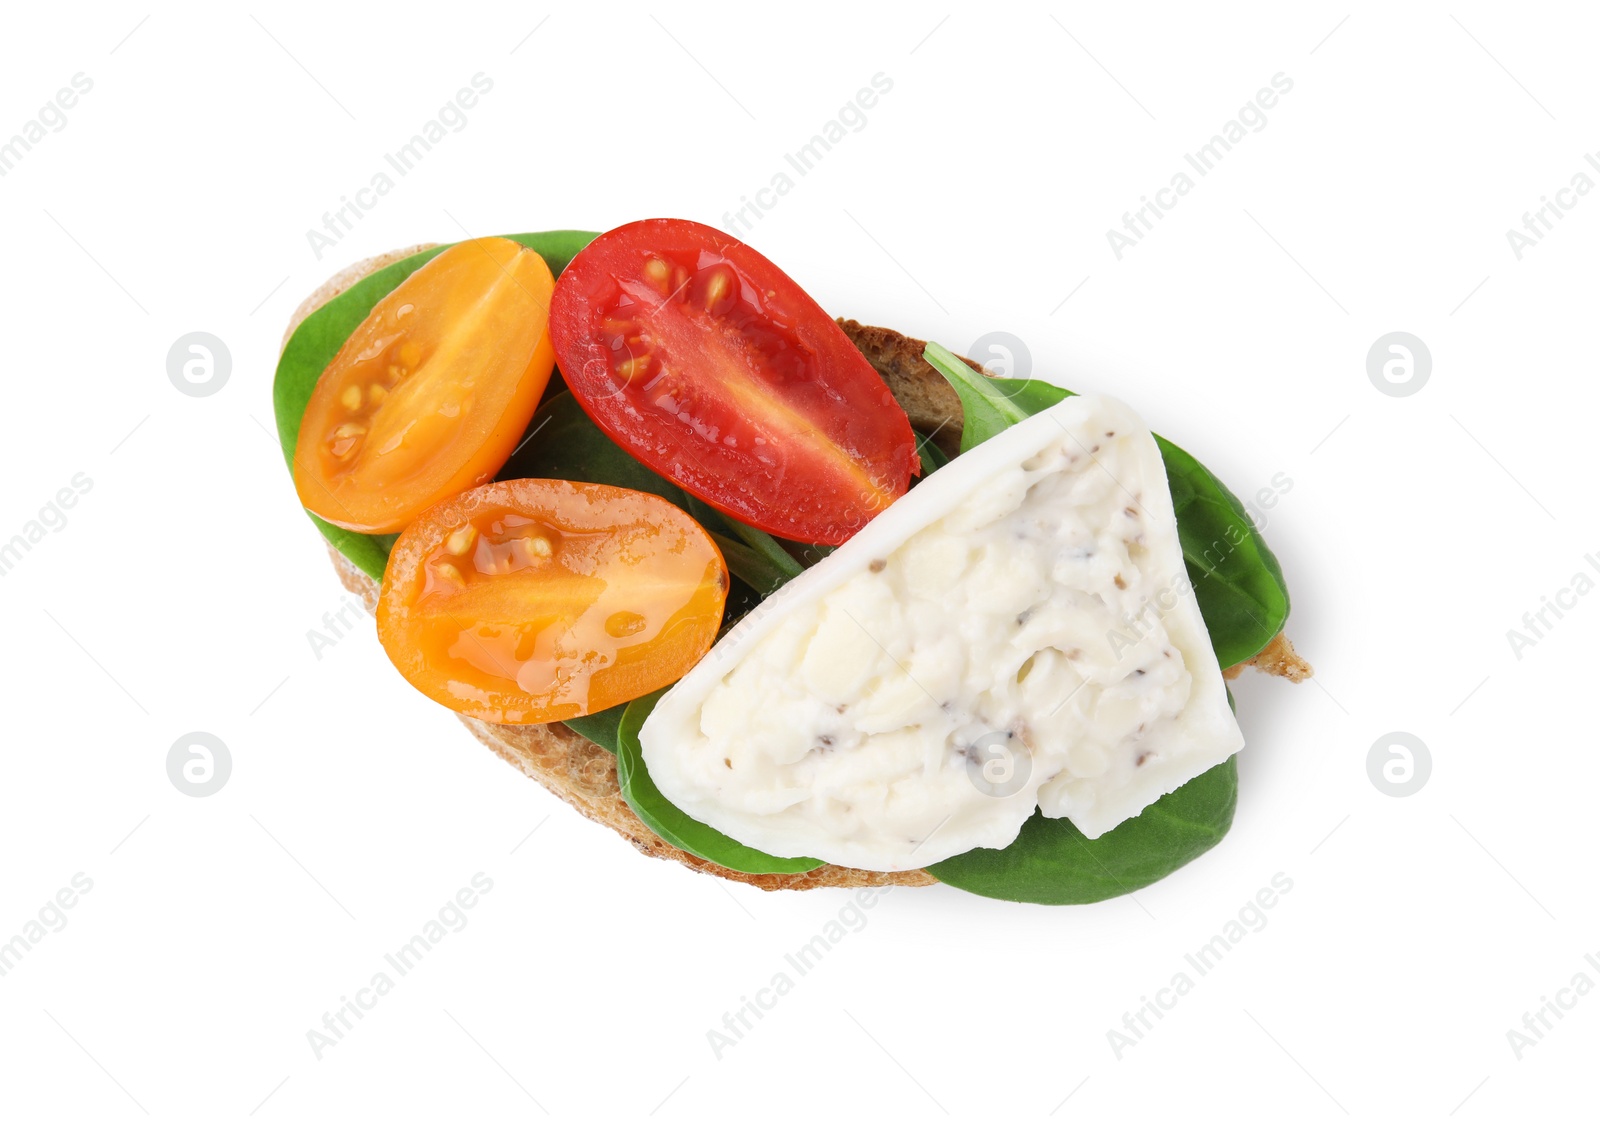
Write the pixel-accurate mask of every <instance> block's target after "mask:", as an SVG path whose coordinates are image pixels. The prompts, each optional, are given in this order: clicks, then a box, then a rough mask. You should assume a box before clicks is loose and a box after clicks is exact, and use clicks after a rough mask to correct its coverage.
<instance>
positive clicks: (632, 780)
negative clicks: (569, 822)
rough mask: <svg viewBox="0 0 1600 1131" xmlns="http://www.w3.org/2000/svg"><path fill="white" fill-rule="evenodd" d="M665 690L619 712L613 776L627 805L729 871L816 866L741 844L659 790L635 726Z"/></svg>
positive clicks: (671, 839)
mask: <svg viewBox="0 0 1600 1131" xmlns="http://www.w3.org/2000/svg"><path fill="white" fill-rule="evenodd" d="M665 693H666V691H665V689H663V690H661V691H654V692H651V693H650V694H649V695H645V696H642V697H641V698H638V699H635V700H634V701H633V702H632V703H629V704H628V706H627V710H625V711H624V712H623V714H622V725H621V726H620V727H619V728H618V730H617V751H616V752H617V781H618V782H619V783H621V785H622V796H623V799H624V800H626V801H627V803H628V808H630V809H632V810H633V811H634V812H635V813H636V814H638V817H639V819H640V820H641V821H643V822H644V823H645V824H647V825H649V826H650V828H651V829H653V830H654V831H655V833H656V835H657V836H659V837H660V838H661V839H662V840H664V841H666V842H667V843H668V844H670V845H673V846H675V847H677V848H681V849H683V850H684V851H685V852H689V853H692V854H694V855H695V856H698V857H700V859H702V860H709V861H711V863H713V864H721V865H722V866H723V867H724V868H732V869H733V870H734V871H735V872H746V873H750V874H752V875H772V874H784V875H788V874H791V873H794V872H809V871H811V870H812V869H814V868H820V867H822V861H821V860H813V859H811V858H810V857H809V856H793V857H786V856H771V855H769V854H767V853H765V852H761V851H759V850H758V849H754V848H749V847H747V846H745V845H742V844H740V843H739V842H738V841H736V840H734V839H733V838H732V837H730V836H727V835H725V834H723V833H719V832H718V831H717V830H716V829H714V828H712V827H711V826H710V825H704V824H701V823H700V822H699V821H697V820H695V819H694V818H693V817H691V816H689V815H688V814H687V813H685V812H684V811H683V810H682V809H679V808H678V807H677V806H676V805H674V804H673V803H672V802H670V801H668V800H667V799H666V798H665V797H663V796H662V794H661V791H660V790H659V789H657V788H656V783H655V782H653V781H651V780H650V772H649V770H647V769H646V768H645V764H644V756H643V754H642V753H641V752H640V749H639V728H640V727H642V726H644V721H645V719H646V718H648V717H649V715H650V711H651V708H653V707H654V706H655V705H656V700H658V699H660V698H661V696H662V695H664V694H665Z"/></svg>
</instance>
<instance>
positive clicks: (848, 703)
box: [640, 396, 1244, 871]
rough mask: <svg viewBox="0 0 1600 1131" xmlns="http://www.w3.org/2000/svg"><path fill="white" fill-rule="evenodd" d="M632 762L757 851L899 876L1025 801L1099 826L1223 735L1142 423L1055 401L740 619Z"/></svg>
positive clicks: (983, 835) (1117, 818) (1220, 742)
mask: <svg viewBox="0 0 1600 1131" xmlns="http://www.w3.org/2000/svg"><path fill="white" fill-rule="evenodd" d="M640 743H641V748H642V753H643V757H644V761H645V764H646V766H647V767H648V769H649V771H650V776H651V777H652V778H653V779H654V780H655V783H656V785H657V786H658V787H659V788H660V789H661V792H662V793H663V794H664V795H665V796H666V797H667V798H668V799H669V800H671V801H672V802H673V803H674V804H676V805H677V806H678V807H679V808H681V809H683V810H684V811H685V812H686V813H688V814H689V815H690V816H692V817H694V818H695V819H697V820H699V821H703V822H704V823H706V824H708V825H710V826H712V827H713V828H716V829H718V830H720V831H721V832H723V833H726V834H727V835H728V836H731V837H733V838H734V839H736V840H739V841H741V842H743V843H744V844H747V845H750V846H751V847H753V848H759V849H762V850H763V851H766V852H770V853H773V854H775V855H778V856H813V857H817V858H819V859H822V860H825V861H828V862H829V863H832V864H839V865H843V866H846V867H852V868H868V869H874V870H883V871H894V870H899V869H906V868H918V867H922V866H925V865H928V864H932V863H935V862H937V861H939V860H943V859H946V858H947V857H950V856H954V855H956V854H958V853H961V852H965V851H967V850H968V849H972V848H980V847H981V848H1002V847H1004V846H1005V845H1007V844H1009V843H1011V841H1012V840H1014V839H1015V838H1016V835H1017V832H1018V830H1019V829H1020V828H1021V826H1022V823H1023V822H1024V821H1026V820H1027V819H1028V818H1029V817H1030V816H1031V815H1032V814H1033V812H1034V809H1035V808H1036V807H1037V808H1038V809H1040V810H1041V811H1042V812H1043V813H1044V815H1045V816H1046V817H1055V818H1063V819H1067V820H1070V821H1072V822H1073V824H1075V825H1076V826H1077V827H1078V828H1079V829H1080V830H1081V831H1082V832H1083V833H1084V834H1085V835H1086V836H1089V837H1098V836H1100V835H1102V834H1104V833H1105V832H1107V831H1108V830H1110V829H1112V828H1114V827H1115V826H1117V825H1118V824H1120V823H1121V822H1123V821H1125V820H1127V819H1128V818H1130V817H1133V816H1135V815H1137V814H1138V813H1139V812H1140V811H1141V810H1142V809H1144V808H1145V806H1147V805H1149V804H1150V803H1151V802H1153V801H1155V800H1156V799H1157V798H1158V797H1160V796H1162V795H1163V794H1165V793H1168V792H1170V791H1171V790H1173V789H1176V788H1177V787H1178V786H1180V785H1182V784H1183V783H1184V782H1186V781H1188V780H1189V779H1190V778H1192V777H1195V776H1196V775H1198V774H1200V773H1203V772H1204V771H1206V770H1208V769H1210V768H1211V767H1212V766H1215V765H1217V764H1218V763H1220V762H1222V761H1225V760H1226V759H1227V758H1228V757H1229V755H1231V754H1233V753H1235V752H1236V751H1237V750H1239V749H1240V747H1242V746H1243V745H1244V739H1243V736H1242V735H1241V734H1240V732H1239V727H1238V724H1237V723H1236V722H1235V720H1234V717H1233V713H1232V711H1231V710H1230V709H1229V706H1228V701H1227V692H1226V690H1225V688H1224V684H1223V679H1222V672H1221V670H1220V669H1219V667H1218V665H1217V660H1216V656H1215V654H1214V653H1213V651H1212V648H1211V642H1210V639H1209V637H1208V636H1207V635H1206V628H1205V624H1204V622H1203V621H1202V620H1201V617H1200V609H1199V606H1198V605H1197V604H1196V603H1195V599H1194V594H1193V591H1192V589H1191V587H1190V584H1189V579H1188V573H1187V571H1186V569H1185V567H1184V563H1183V555H1182V552H1181V550H1180V547H1179V544H1178V531H1177V525H1176V522H1175V520H1174V518H1173V510H1172V497H1171V494H1170V492H1169V490H1168V487H1167V478H1166V473H1165V470H1164V468H1163V466H1162V462H1161V454H1160V452H1159V450H1158V449H1157V447H1156V444H1155V440H1154V438H1153V437H1152V436H1151V435H1150V432H1149V430H1148V429H1146V428H1145V427H1144V425H1143V424H1142V423H1141V421H1140V420H1139V418H1138V417H1137V416H1136V415H1135V414H1134V413H1133V412H1132V410H1130V409H1129V408H1128V407H1127V406H1126V405H1123V404H1122V403H1121V402H1119V401H1116V400H1114V399H1112V398H1110V397H1103V396H1076V397H1068V398H1067V399H1066V400H1064V401H1062V402H1061V403H1060V404H1058V405H1056V406H1055V407H1054V408H1051V409H1049V410H1048V411H1046V412H1043V413H1040V414H1038V415H1036V416H1033V417H1030V418H1028V419H1027V420H1024V421H1023V422H1021V423H1020V424H1017V425H1014V426H1013V427H1011V428H1010V429H1008V430H1006V431H1005V432H1003V433H1001V434H1000V435H998V436H996V437H995V438H993V439H991V440H989V441H988V442H987V443H985V444H982V445H980V446H978V447H977V448H974V449H973V450H972V451H970V452H967V453H966V454H964V455H962V456H961V457H960V458H959V459H956V460H953V461H952V462H951V463H950V464H948V465H947V466H945V467H943V468H941V469H940V470H938V471H937V472H935V473H934V474H933V475H931V476H929V477H928V478H927V479H926V480H925V481H924V482H923V483H921V484H920V485H918V486H917V487H916V488H915V489H914V490H912V491H911V492H909V493H908V494H907V495H906V496H905V497H904V498H902V499H900V500H898V501H897V502H895V503H894V505H893V506H891V507H889V508H888V509H887V510H886V511H885V512H884V513H882V514H881V515H879V516H878V517H877V518H875V519H874V520H873V521H872V522H871V523H869V524H868V525H867V526H866V528H865V529H863V530H862V531H861V532H860V533H859V534H857V535H856V536H855V537H854V538H852V539H851V540H850V541H849V542H848V543H846V544H845V545H844V546H842V547H840V548H839V549H838V550H836V551H834V553H833V554H831V555H830V556H829V557H827V558H825V559H824V560H823V561H822V562H821V563H819V564H818V565H816V566H814V567H813V568H811V569H810V570H807V571H806V572H805V573H804V574H802V575H801V576H800V577H798V578H796V579H795V580H794V581H792V582H790V583H789V584H787V585H785V586H784V587H783V588H782V589H780V590H779V591H778V592H777V593H775V594H774V595H773V596H771V597H770V598H768V599H767V601H765V602H764V603H763V604H762V605H761V606H759V607H758V608H757V609H756V610H755V611H754V612H752V613H751V614H750V615H749V616H747V617H745V619H744V620H742V621H741V622H740V623H739V624H738V625H736V626H735V627H734V628H733V630H732V631H730V632H729V633H728V634H727V636H726V637H724V638H723V639H722V640H721V641H720V642H719V643H718V644H717V645H716V647H715V648H713V649H712V651H711V652H710V653H709V654H708V655H706V657H705V658H704V659H702V660H701V661H700V663H699V664H698V665H696V666H695V668H694V669H693V670H691V671H690V672H689V674H688V675H687V676H685V677H684V678H683V679H682V680H681V681H680V682H679V683H678V684H677V685H676V686H675V687H674V688H673V689H672V690H671V691H669V692H668V693H667V694H666V695H665V696H663V697H662V699H661V700H660V702H659V703H658V704H657V705H656V708H655V710H654V711H653V712H652V714H651V715H650V717H649V719H648V720H647V721H646V722H645V725H644V728H643V730H642V732H641V735H640Z"/></svg>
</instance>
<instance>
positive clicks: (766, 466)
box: [550, 220, 918, 545]
mask: <svg viewBox="0 0 1600 1131" xmlns="http://www.w3.org/2000/svg"><path fill="white" fill-rule="evenodd" d="M550 319H551V321H550V333H551V338H552V339H553V341H554V344H555V350H556V356H557V358H558V359H559V361H560V364H561V372H562V374H563V376H564V377H565V378H566V381H567V384H568V386H569V387H570V388H571V390H572V393H573V395H574V396H575V397H577V398H578V400H579V402H580V403H582V405H583V407H584V409H585V410H586V411H587V412H588V413H589V415H590V416H591V417H593V418H594V420H595V422H596V423H597V424H599V425H600V427H601V428H602V429H603V430H604V431H605V432H606V433H607V434H608V435H610V436H611V438H612V439H613V440H615V441H616V442H617V443H618V444H620V445H621V446H622V447H623V448H625V449H627V451H628V452H629V453H631V454H632V455H633V456H634V457H635V458H636V459H638V460H640V461H641V462H642V463H644V464H646V465H648V466H649V467H650V468H651V469H652V470H654V471H656V472H657V473H658V474H660V475H662V476H664V477H666V478H668V479H670V480H672V481H673V482H674V483H677V484H678V485H679V486H680V487H683V488H684V489H685V490H686V491H689V492H690V493H691V494H694V495H696V496H698V497H699V498H702V499H704V500H706V501H707V502H709V503H711V504H712V505H713V506H715V507H717V508H718V509H719V510H722V511H723V512H725V513H727V514H730V515H732V516H733V517H735V518H738V519H740V520H742V521H744V522H746V523H749V524H750V525H752V526H755V527H758V528H760V529H762V530H765V531H767V532H768V533H770V534H775V535H778V536H780V537H785V538H792V539H795V540H797V541H803V542H818V543H824V544H827V545H839V544H841V543H842V542H844V541H845V539H847V538H849V537H850V536H851V535H852V534H854V533H855V532H856V531H858V530H860V529H861V527H863V526H865V525H866V524H867V522H868V521H870V520H871V518H872V517H873V516H874V515H876V514H878V513H879V512H880V511H882V510H883V509H884V508H885V507H887V506H888V505H889V504H890V503H892V502H893V501H894V500H895V499H897V498H899V497H900V496H901V495H903V494H904V493H905V491H906V488H907V486H908V485H909V483H910V478H911V475H912V474H913V472H914V470H915V469H916V468H917V466H918V460H917V455H916V447H915V441H914V438H913V436H912V433H911V423H910V421H909V420H908V419H907V418H906V414H905V412H904V410H902V409H901V408H900V406H899V404H897V403H896V402H895V399H894V397H893V396H892V395H891V394H890V392H889V389H888V387H887V386H886V385H885V384H884V383H883V380H882V379H881V378H880V377H879V376H878V375H877V373H876V372H875V371H874V370H873V368H872V366H871V365H870V364H868V362H867V360H866V359H865V358H864V357H862V355H861V354H860V353H859V352H858V351H857V350H856V349H855V347H854V346H853V345H852V344H851V343H850V339H849V338H847V337H846V336H845V334H844V331H843V330H841V329H840V328H839V327H838V325H837V324H836V323H835V322H834V321H833V320H832V319H831V318H829V317H828V315H827V313H826V312H825V311H824V310H823V309H822V308H821V307H820V306H818V305H817V304H816V303H815V302H814V301H812V299H811V298H810V297H809V296H808V295H806V293H805V292H804V291H802V290H801V289H800V288H799V286H798V285H796V284H795V282H794V281H793V280H792V279H790V278H789V277H788V276H787V275H785V274H784V273H783V272H782V271H780V270H779V269H778V268H777V267H776V266H774V265H773V264H772V263H771V262H770V261H768V260H767V259H765V258H764V257H762V256H761V255H760V254H758V253H757V252H756V251H754V250H753V249H751V248H749V247H747V246H745V245H744V244H742V243H740V242H739V241H738V240H736V239H734V238H733V237H732V236H729V235H726V234H724V233H722V232H719V231H717V230H716V229H714V228H709V227H706V226H705V225H703V224H695V223H692V222H690V221H687V220H641V221H639V222H637V223H633V224H628V225H625V226H623V227H621V228H617V229H614V230H612V231H610V232H607V233H605V234H604V235H602V236H600V237H599V238H598V239H596V240H595V241H594V242H593V243H591V244H589V246H588V247H586V248H585V249H584V250H583V251H582V252H580V253H579V254H578V256H577V258H575V259H574V260H573V261H572V263H571V264H570V265H569V266H568V267H567V269H566V270H565V271H564V272H563V273H562V275H561V279H560V280H559V281H558V283H557V284H556V289H555V297H554V299H553V301H552V304H551V313H550Z"/></svg>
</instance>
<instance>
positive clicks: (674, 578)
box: [378, 479, 728, 724]
mask: <svg viewBox="0 0 1600 1131" xmlns="http://www.w3.org/2000/svg"><path fill="white" fill-rule="evenodd" d="M727 595H728V570H727V567H726V566H725V565H724V564H723V560H722V552H721V551H720V550H719V549H718V548H717V545H716V543H715V542H713V541H712V540H711V537H710V535H708V534H707V533H706V532H705V530H704V529H703V528H702V527H701V526H700V524H699V523H697V522H695V521H694V519H692V518H690V517H689V516H688V515H687V514H685V513H684V512H683V511H681V510H679V509H678V508H677V507H675V506H673V505H672V504H671V503H669V502H667V501H666V500H665V499H662V498H659V497H658V496H655V495H647V494H644V493H643V492H642V491H628V490H624V489H623V488H621V487H607V486H601V485H599V484H594V483H569V482H567V481H566V480H561V479H510V480H506V481H504V482H499V483H486V484H484V485H483V486H482V487H478V488H476V489H475V490H472V491H468V492H466V493H465V494H463V495H460V496H458V497H456V498H454V499H451V500H449V501H448V502H445V503H441V504H440V505H438V506H436V507H434V508H433V509H432V510H429V511H427V512H426V513H424V514H423V515H422V516H421V517H420V518H418V519H417V521H416V522H415V523H413V524H412V525H411V526H409V527H407V528H406V530H405V533H403V534H401V535H400V538H399V540H398V541H396V542H395V545H394V550H393V552H392V553H391V554H390V555H389V566H388V568H387V569H386V570H385V571H384V575H383V588H382V590H381V592H380V595H379V598H378V639H379V640H381V641H382V642H383V647H384V651H386V652H388V653H389V659H390V660H392V661H393V662H394V665H395V667H397V668H399V669H400V674H401V675H403V676H405V677H406V679H407V680H409V681H410V682H411V683H412V685H413V686H415V687H416V688H417V689H418V690H420V691H421V692H423V694H425V695H427V696H428V697H429V698H431V699H434V700H436V701H438V702H440V703H443V704H444V705H445V706H446V707H450V708H452V709H453V710H456V711H460V712H462V713H463V714H467V715H471V716H472V717H474V718H478V719H484V720H486V721H488V722H494V723H517V724H523V723H550V722H557V721H559V720H561V719H570V718H574V717H576V716H578V715H588V714H594V713H595V712H597V711H603V710H605V709H606V708H607V707H613V706H615V705H616V704H618V703H626V702H627V701H628V700H630V699H636V698H638V697H639V696H641V695H644V694H646V693H647V692H650V691H654V690H656V689H657V688H661V687H665V686H666V685H667V684H669V683H672V682H674V681H675V680H677V679H679V678H681V677H682V676H683V675H684V673H686V672H687V671H688V670H689V669H690V668H692V667H693V666H694V665H695V663H696V662H698V661H699V659H700V657H701V656H703V655H705V654H706V652H707V651H708V650H709V649H710V648H711V645H712V644H713V643H714V642H715V641H716V638H717V629H718V627H719V626H720V625H721V623H722V609H723V604H724V602H725V601H726V599H727Z"/></svg>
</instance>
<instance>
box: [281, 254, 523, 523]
mask: <svg viewBox="0 0 1600 1131" xmlns="http://www.w3.org/2000/svg"><path fill="white" fill-rule="evenodd" d="M554 287H555V280H554V279H553V278H552V277H551V275H550V268H549V266H548V265H546V263H545V261H544V259H543V258H542V257H541V256H540V255H539V253H538V252H536V251H533V250H531V249H530V248H526V247H523V246H522V245H521V244H519V243H516V242H515V241H513V240H508V239H501V238H498V237H492V238H489V239H477V240H467V241H466V242H464V243H458V244H456V245H455V246H454V247H450V248H447V249H446V250H445V251H443V252H441V253H440V254H439V255H437V256H435V257H434V258H433V259H431V260H429V261H428V262H427V263H425V264H423V265H422V266H421V267H419V268H417V270H416V271H415V272H413V273H412V274H411V276H410V277H409V278H407V279H406V280H405V282H403V283H401V284H400V285H399V286H398V287H396V288H395V289H394V290H393V291H391V292H390V293H389V294H388V295H387V296H385V297H384V298H383V299H382V300H381V301H380V302H379V303H378V304H377V305H376V306H374V307H373V308H372V312H371V313H370V314H368V315H367V317H366V320H365V321H363V322H362V323H361V325H360V326H358V327H356V330H355V333H353V334H351V335H350V338H349V340H348V341H346V342H345V344H344V347H343V348H342V349H340V350H339V353H338V355H337V356H335V357H334V359H333V360H332V361H331V362H329V364H328V368H327V369H325V370H324V371H323V373H322V376H321V377H320V378H319V379H318V380H317V387H316V388H315V389H314V390H313V391H312V393H311V399H310V401H309V402H308V403H307V404H306V411H305V416H304V417H302V418H301V423H300V437H299V440H298V441H297V443H296V445H295V453H294V481H295V487H296V489H297V490H298V491H299V493H300V501H301V503H302V504H304V506H305V508H306V509H307V510H309V511H310V512H311V513H312V514H315V515H317V516H318V517H320V518H323V519H326V520H327V521H328V522H331V523H333V524H334V525H335V526H342V527H344V528H345V529H347V530H359V531H362V532H365V533H369V534H384V533H393V532H395V531H399V530H403V529H405V527H406V525H407V524H408V523H410V522H411V520H412V519H414V518H416V517H417V515H419V514H421V513H422V512H423V511H425V510H427V509H428V508H429V507H431V506H433V505H434V504H436V503H439V502H442V501H444V500H445V499H448V498H450V497H451V496H453V495H457V494H459V493H461V492H462V491H465V490H466V489H467V488H469V487H475V486H477V485H478V484H479V483H483V482H485V481H486V480H488V479H490V478H491V477H493V475H494V474H495V472H497V471H499V470H500V466H501V465H502V464H504V463H505V461H506V459H507V458H508V457H509V456H510V455H511V452H512V450H513V449H514V448H515V447H516V445H517V443H518V441H519V440H520V438H521V436H522V432H523V429H524V428H526V427H527V426H528V421H529V420H531V419H532V418H533V413H534V409H536V408H537V407H538V404H539V397H540V395H541V394H542V393H543V392H544V388H545V385H546V384H547V383H548V382H549V380H550V371H551V369H552V367H553V366H554V364H555V355H554V352H553V351H552V349H551V347H550V335H549V332H548V331H549V310H550V296H551V291H552V290H553V289H554Z"/></svg>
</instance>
